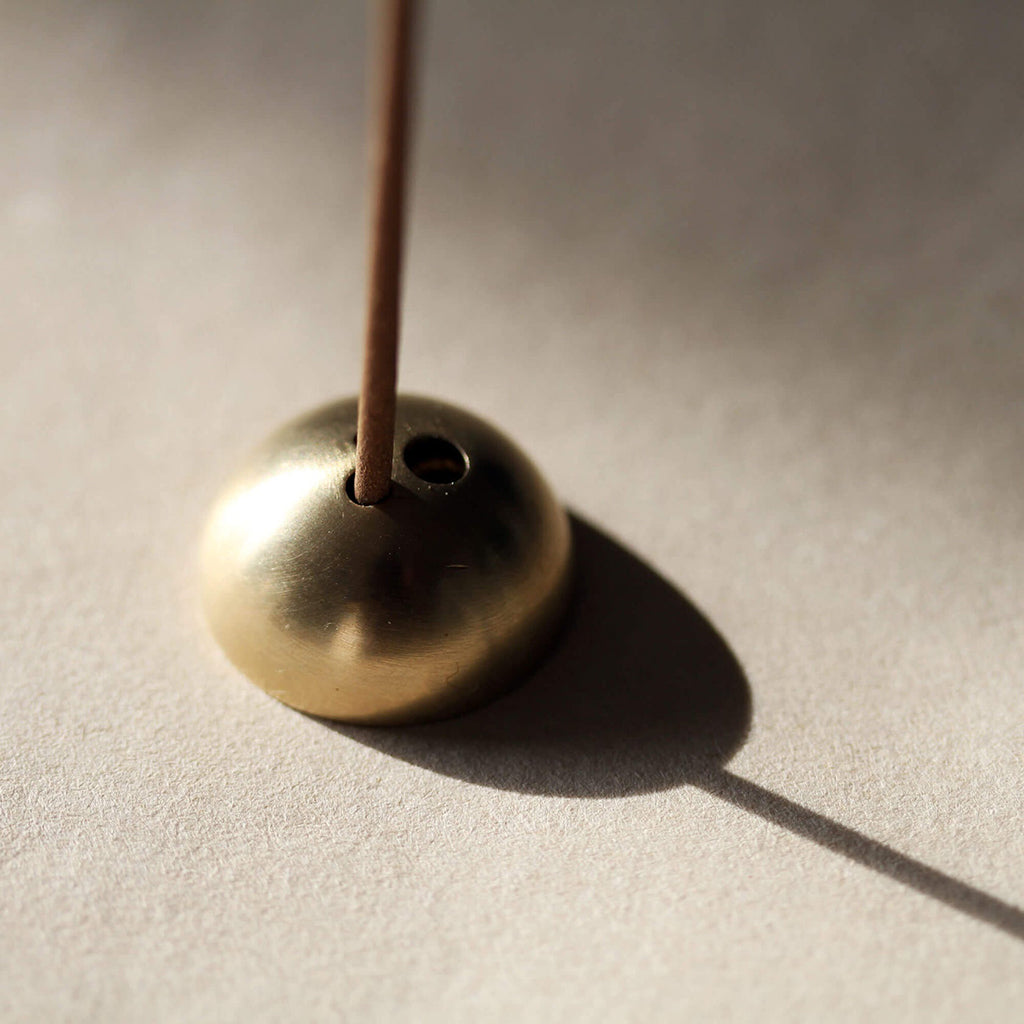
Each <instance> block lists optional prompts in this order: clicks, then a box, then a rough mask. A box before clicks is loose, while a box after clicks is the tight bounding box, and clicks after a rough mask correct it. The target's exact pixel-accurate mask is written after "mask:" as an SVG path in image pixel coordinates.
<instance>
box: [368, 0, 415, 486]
mask: <svg viewBox="0 0 1024 1024" xmlns="http://www.w3.org/2000/svg"><path fill="white" fill-rule="evenodd" d="M377 8H378V35H379V41H378V50H377V76H378V83H377V89H376V92H377V97H378V98H377V104H376V126H375V127H376V137H375V139H374V143H373V153H372V178H373V184H372V188H373V210H372V220H371V224H370V253H369V281H368V286H369V287H368V294H367V311H366V339H365V347H364V355H363V380H362V388H361V390H360V392H359V421H358V427H357V432H356V475H355V482H354V488H353V489H354V493H355V499H356V501H357V502H359V504H360V505H375V504H376V503H377V502H378V501H381V500H382V499H384V498H386V497H387V495H388V492H389V490H390V489H391V458H392V450H393V448H394V439H395V387H396V381H397V376H398V334H399V300H400V296H401V284H402V234H403V228H404V212H405V211H404V206H405V177H406V173H405V165H406V149H407V136H408V121H409V92H410V85H411V77H412V76H411V64H412V59H411V50H412V16H413V0H378V3H377Z"/></svg>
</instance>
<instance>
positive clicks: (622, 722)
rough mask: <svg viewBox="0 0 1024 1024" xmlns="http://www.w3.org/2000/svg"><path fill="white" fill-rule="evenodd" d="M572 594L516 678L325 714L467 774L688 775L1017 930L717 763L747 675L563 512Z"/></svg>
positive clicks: (608, 546)
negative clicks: (465, 703) (527, 669)
mask: <svg viewBox="0 0 1024 1024" xmlns="http://www.w3.org/2000/svg"><path fill="white" fill-rule="evenodd" d="M572 525H573V536H574V542H575V546H576V560H577V580H576V600H575V603H574V609H573V612H572V614H571V617H570V620H569V622H568V623H567V626H566V630H565V633H564V635H563V637H562V638H561V641H560V642H559V644H558V646H557V648H556V649H555V650H554V651H553V652H552V653H551V655H550V656H549V658H548V659H547V661H546V662H545V663H544V664H543V665H542V666H541V667H540V668H539V669H538V670H537V671H536V673H535V674H534V675H533V676H532V677H531V678H530V679H529V680H528V681H527V682H526V683H525V684H524V685H523V686H522V687H520V688H519V689H518V690H516V691H515V692H513V693H511V694H509V695H508V696H506V697H504V698H502V699H501V700H499V701H497V702H495V703H494V704H491V705H490V706H488V707H485V708H483V709H481V710H479V711H476V712H474V713H472V714H469V715H464V716H462V717H461V718H456V719H451V720H449V721H445V722H436V723H432V724H430V725H424V726H414V727H410V728H402V729H372V728H360V727H356V726H345V725H337V724H336V723H326V724H328V725H330V727H331V728H335V729H337V730H338V731H339V732H342V733H344V734H345V735H347V736H351V737H352V738H354V739H357V740H359V741H360V742H362V743H365V744H367V745H368V746H372V747H375V748H376V749H378V750H381V751H382V752H384V753H387V754H389V755H391V756H393V757H397V758H401V759H402V760H404V761H407V762H409V763H412V764H416V765H420V766H422V767H424V768H428V769H430V770H432V771H436V772H440V773H442V774H445V775H450V776H453V777H456V778H460V779H464V780H467V781H470V782H474V783H477V784H479V785H485V786H493V787H496V788H501V789H506V790H515V791H518V792H522V793H537V794H547V795H555V796H571V797H617V796H628V795H631V794H637V793H644V792H653V791H656V790H661V789H668V788H674V787H676V786H680V785H685V784H690V785H694V786H697V787H698V788H700V789H703V790H705V791H706V792H708V793H711V794H713V795H715V796H717V797H720V798H721V799H723V800H726V801H728V802H729V803H731V804H734V805H735V806H737V807H742V808H744V809H745V810H748V811H750V812H751V813H753V814H756V815H758V816H759V817H761V818H764V819H765V820H767V821H770V822H772V823H773V824H775V825H778V826H780V827H781V828H785V829H787V830H789V831H790V832H792V833H794V834H795V835H799V836H802V837H803V838H805V839H809V840H811V841H812V842H815V843H818V844H819V845H820V846H823V847H825V848H826V849H829V850H833V851H834V852H836V853H839V854H842V855H843V856H845V857H848V858H849V859H850V860H853V861H855V862H856V863H858V864H862V865H864V866H865V867H869V868H871V869H872V870H874V871H877V872H879V873H880V874H883V875H886V876H887V877H889V878H891V879H893V880H894V881H897V882H900V883H901V884H903V885H906V886H908V887H910V888H912V889H915V890H916V891H918V892H920V893H922V894H924V895H926V896H930V897H932V898H933V899H936V900H939V901H940V902H942V903H945V904H946V905H947V906H950V907H952V908H954V909H955V910H958V911H960V912H962V913H964V914H968V915H970V916H971V917H974V918H976V919H978V920H980V921H984V922H986V923H988V924H990V925H993V926H994V927H996V928H1000V929H1001V930H1002V931H1004V932H1006V933H1008V934H1010V935H1012V936H1014V937H1015V938H1018V939H1024V911H1022V910H1020V909H1019V908H1018V907H1015V906H1012V905H1011V904H1009V903H1005V902H1003V901H1002V900H999V899H997V898H996V897H994V896H990V895H988V894H987V893H984V892H982V891H981V890H980V889H976V888H974V887H973V886H970V885H967V884H966V883H964V882H961V881H959V880H957V879H955V878H953V877H951V876H950V875H946V874H944V873H943V872H941V871H937V870H935V869H934V868H930V867H928V866H927V865H926V864H922V863H921V862H920V861H916V860H914V859H913V858H911V857H906V856H904V855H903V854H900V853H898V852H897V851H895V850H893V849H892V848H891V847H888V846H885V845H884V844H882V843H879V842H876V841H875V840H873V839H870V838H869V837H867V836H865V835H863V834H861V833H859V832H856V831H855V830H853V829H850V828H846V827H845V826H844V825H840V824H839V823H838V822H836V821H833V820H832V819H830V818H827V817H825V816H824V815H822V814H817V813H816V812H814V811H811V810H808V809H807V808H805V807H801V806H800V805H799V804H796V803H794V802H793V801H791V800H787V799H786V798H785V797H783V796H780V795H778V794H776V793H772V792H770V791H769V790H767V789H764V788H763V787H761V786H758V785H757V784H756V783H753V782H749V781H747V780H745V779H741V778H739V777H738V776H736V775H734V774H732V773H731V772H729V771H727V770H726V769H725V767H724V765H725V763H726V762H727V761H728V760H729V758H730V757H731V756H732V755H733V754H734V753H735V752H736V750H738V749H739V747H740V746H741V745H742V744H743V742H744V740H745V739H746V736H747V732H748V730H749V727H750V719H751V696H750V687H749V686H748V684H747V680H746V678H745V676H744V673H743V669H742V668H741V667H740V664H739V662H738V660H737V659H736V657H735V655H734V654H733V653H732V651H731V650H730V649H729V646H728V644H727V643H726V642H725V640H724V639H723V638H722V637H721V636H720V635H719V633H718V632H717V631H716V630H715V628H714V627H713V626H712V625H711V623H710V622H708V620H707V619H706V618H705V617H704V616H703V615H702V614H701V613H700V612H699V611H698V610H697V609H696V608H695V607H694V606H693V605H692V604H691V603H690V602H689V601H688V600H687V599H686V598H685V597H684V596H683V595H682V594H681V593H679V591H678V590H676V589H675V588H674V587H673V586H672V585H671V584H670V583H668V581H666V580H665V579H663V578H662V577H661V576H659V575H658V574H657V573H656V572H654V570H653V569H651V568H649V567H648V566H647V565H645V564H644V563H643V562H642V561H640V560H639V559H638V558H636V557H635V556H634V555H632V554H630V553H629V552H628V551H627V550H625V548H623V547H621V546H620V545H619V544H617V543H616V542H615V541H613V540H612V539H611V538H609V537H607V536H606V535H605V534H603V533H601V532H600V531H598V530H596V529H594V527H592V526H589V525H588V524H586V523H584V522H583V521H582V520H580V519H578V518H575V517H574V518H573V524H572Z"/></svg>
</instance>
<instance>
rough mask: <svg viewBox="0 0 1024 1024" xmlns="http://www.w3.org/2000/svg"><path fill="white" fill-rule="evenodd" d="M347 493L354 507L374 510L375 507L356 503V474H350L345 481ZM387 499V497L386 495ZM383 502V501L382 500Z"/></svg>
mask: <svg viewBox="0 0 1024 1024" xmlns="http://www.w3.org/2000/svg"><path fill="white" fill-rule="evenodd" d="M345 493H346V494H347V495H348V500H349V501H351V502H352V504H353V505H359V507H360V508H373V505H362V504H360V503H359V502H358V501H356V475H355V473H349V475H348V479H347V480H346V481H345ZM388 493H390V492H388ZM385 497H387V495H385ZM381 500H383V499H381Z"/></svg>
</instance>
